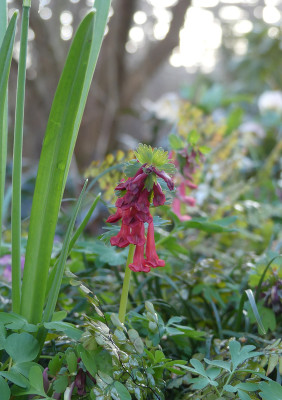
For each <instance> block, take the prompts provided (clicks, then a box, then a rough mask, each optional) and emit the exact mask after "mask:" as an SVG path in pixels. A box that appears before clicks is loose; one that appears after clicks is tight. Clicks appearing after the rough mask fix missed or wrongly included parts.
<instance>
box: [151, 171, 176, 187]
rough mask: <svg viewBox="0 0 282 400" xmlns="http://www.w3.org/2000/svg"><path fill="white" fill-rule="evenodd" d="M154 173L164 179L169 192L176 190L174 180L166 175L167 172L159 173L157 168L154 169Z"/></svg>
mask: <svg viewBox="0 0 282 400" xmlns="http://www.w3.org/2000/svg"><path fill="white" fill-rule="evenodd" d="M153 171H154V172H155V174H156V175H157V176H158V177H160V178H162V179H163V180H164V181H165V183H166V184H167V187H168V188H169V190H173V189H174V183H173V180H172V178H171V177H170V176H169V175H168V174H166V173H165V172H161V171H158V170H157V169H156V168H155V167H153Z"/></svg>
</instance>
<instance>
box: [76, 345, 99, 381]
mask: <svg viewBox="0 0 282 400" xmlns="http://www.w3.org/2000/svg"><path fill="white" fill-rule="evenodd" d="M99 350H100V349H99ZM78 352H79V355H80V357H81V359H82V362H83V364H84V365H85V368H86V369H87V371H88V372H89V373H90V374H91V375H92V376H95V375H96V374H97V372H98V366H97V363H96V357H95V356H97V354H99V352H98V353H97V351H96V350H92V351H88V350H86V349H85V348H84V347H83V346H82V345H79V346H78Z"/></svg>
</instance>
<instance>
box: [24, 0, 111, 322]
mask: <svg viewBox="0 0 282 400" xmlns="http://www.w3.org/2000/svg"><path fill="white" fill-rule="evenodd" d="M109 4H110V1H109V0H106V1H104V0H103V1H102V0H100V1H98V4H97V17H96V22H95V13H94V12H90V13H89V14H88V15H87V16H86V17H85V18H84V20H83V21H82V23H81V24H80V26H79V28H78V31H77V33H76V35H75V38H74V40H73V43H72V45H71V48H70V52H69V54H68V57H67V61H66V64H65V67H64V70H63V73H62V76H61V79H60V82H59V85H58V88H57V91H56V94H55V98H54V101H53V104H52V108H51V112H50V116H49V120H48V125H47V130H46V134H45V139H44V143H43V148H42V152H41V157H40V161H39V167H38V174H37V179H36V185H35V192H34V198H33V204H32V210H31V218H30V228H29V237H28V243H27V251H26V263H25V269H24V277H23V287H22V303H21V313H22V315H24V316H25V317H26V318H27V319H28V321H30V322H34V323H37V322H40V320H41V317H42V311H43V305H44V299H45V291H46V283H47V275H48V270H49V264H50V257H51V251H52V245H53V239H54V235H55V228H56V224H57V219H58V213H59V209H60V204H61V199H62V195H63V191H64V187H65V182H66V178H67V174H68V170H69V165H70V161H71V157H72V154H73V149H74V145H75V141H76V137H77V133H78V129H79V125H80V121H81V118H82V113H83V110H84V105H85V102H86V97H87V94H88V90H89V87H90V83H91V79H92V75H93V72H94V68H95V64H96V62H95V60H97V57H98V53H99V49H100V46H101V41H102V39H103V35H104V30H105V25H106V21H107V15H108V10H109ZM95 5H96V3H95ZM101 15H102V17H103V18H104V19H103V18H102V17H101ZM99 18H101V20H99V21H98V19H99ZM94 24H95V27H94ZM95 33H97V34H96V36H95Z"/></svg>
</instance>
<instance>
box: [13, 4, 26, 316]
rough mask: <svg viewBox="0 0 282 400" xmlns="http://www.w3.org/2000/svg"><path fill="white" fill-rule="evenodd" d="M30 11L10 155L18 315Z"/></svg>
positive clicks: (22, 46) (16, 307) (16, 308)
mask: <svg viewBox="0 0 282 400" xmlns="http://www.w3.org/2000/svg"><path fill="white" fill-rule="evenodd" d="M29 10H30V7H25V6H24V7H23V13H22V27H21V44H20V57H19V67H18V84H17V101H16V113H15V132H14V151H13V180H12V182H13V183H12V192H13V194H12V309H13V312H15V313H19V312H20V306H21V186H22V185H21V180H22V144H23V123H24V99H25V80H26V55H27V39H28V25H29Z"/></svg>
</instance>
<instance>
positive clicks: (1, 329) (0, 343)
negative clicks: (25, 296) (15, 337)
mask: <svg viewBox="0 0 282 400" xmlns="http://www.w3.org/2000/svg"><path fill="white" fill-rule="evenodd" d="M6 336H7V332H6V329H5V326H4V324H3V323H2V322H0V350H3V349H4V343H5V341H6Z"/></svg>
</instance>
